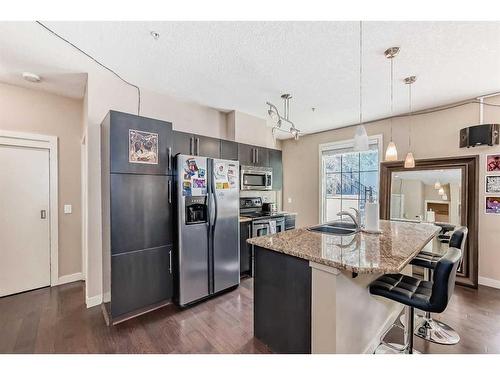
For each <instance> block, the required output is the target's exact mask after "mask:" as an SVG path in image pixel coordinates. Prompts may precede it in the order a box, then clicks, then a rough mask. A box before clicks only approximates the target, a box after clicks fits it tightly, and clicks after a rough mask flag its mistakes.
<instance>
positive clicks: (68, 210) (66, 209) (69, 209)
mask: <svg viewBox="0 0 500 375" xmlns="http://www.w3.org/2000/svg"><path fill="white" fill-rule="evenodd" d="M72 211H73V207H72V206H71V205H70V204H65V205H64V213H65V214H70V213H71V212H72Z"/></svg>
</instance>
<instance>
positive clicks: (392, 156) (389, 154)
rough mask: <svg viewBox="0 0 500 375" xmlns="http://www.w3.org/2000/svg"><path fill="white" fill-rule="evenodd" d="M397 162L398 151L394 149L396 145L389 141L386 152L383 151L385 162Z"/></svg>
mask: <svg viewBox="0 0 500 375" xmlns="http://www.w3.org/2000/svg"><path fill="white" fill-rule="evenodd" d="M396 160H398V150H397V149H396V144H395V143H394V142H393V141H390V142H389V144H388V145H387V150H385V161H396Z"/></svg>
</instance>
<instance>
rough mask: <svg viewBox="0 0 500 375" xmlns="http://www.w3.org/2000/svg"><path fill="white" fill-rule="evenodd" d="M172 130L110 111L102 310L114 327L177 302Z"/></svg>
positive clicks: (104, 147) (104, 133) (104, 150)
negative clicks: (175, 293) (174, 282)
mask: <svg viewBox="0 0 500 375" xmlns="http://www.w3.org/2000/svg"><path fill="white" fill-rule="evenodd" d="M172 147H173V139H172V124H171V123H169V122H165V121H159V120H154V119H150V118H145V117H140V116H135V115H131V114H126V113H121V112H115V111H111V112H109V113H108V115H107V116H106V118H105V119H104V121H103V122H102V124H101V186H102V234H103V239H102V241H103V243H102V248H103V258H102V263H103V306H104V307H105V309H104V311H105V316H106V319H107V321H108V323H111V324H115V323H117V322H120V321H122V320H125V319H127V318H129V317H132V316H135V315H138V314H140V313H142V312H146V311H150V310H151V309H154V308H156V307H160V306H162V305H164V304H166V303H168V302H170V300H171V299H172V296H173V277H172V255H173V254H172V252H173V242H174V241H173V209H172V202H173V191H172V188H173V163H172V161H173V160H172V155H173V149H172Z"/></svg>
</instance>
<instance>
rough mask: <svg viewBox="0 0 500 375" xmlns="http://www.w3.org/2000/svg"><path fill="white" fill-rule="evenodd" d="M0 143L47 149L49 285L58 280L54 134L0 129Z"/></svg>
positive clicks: (55, 146)
mask: <svg viewBox="0 0 500 375" xmlns="http://www.w3.org/2000/svg"><path fill="white" fill-rule="evenodd" d="M0 144H4V145H11V146H19V147H31V148H42V149H47V150H49V204H50V208H49V220H50V285H51V286H54V285H57V282H58V280H59V209H58V208H59V198H58V176H59V173H58V156H57V144H58V139H57V137H56V136H51V135H42V134H33V133H22V132H13V131H8V130H0Z"/></svg>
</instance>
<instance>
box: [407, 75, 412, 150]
mask: <svg viewBox="0 0 500 375" xmlns="http://www.w3.org/2000/svg"><path fill="white" fill-rule="evenodd" d="M408 86H409V87H408V97H409V111H410V112H409V113H410V117H409V123H410V129H409V131H408V151H409V152H410V151H411V112H412V107H411V86H412V83H410V84H409V85H408Z"/></svg>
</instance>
